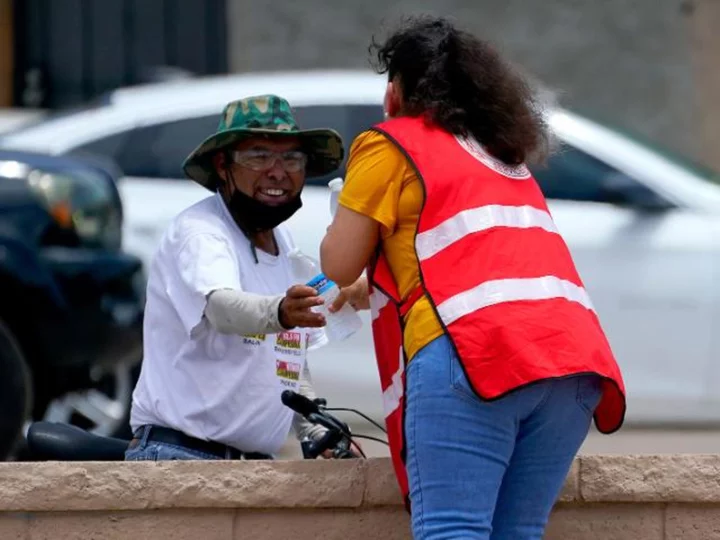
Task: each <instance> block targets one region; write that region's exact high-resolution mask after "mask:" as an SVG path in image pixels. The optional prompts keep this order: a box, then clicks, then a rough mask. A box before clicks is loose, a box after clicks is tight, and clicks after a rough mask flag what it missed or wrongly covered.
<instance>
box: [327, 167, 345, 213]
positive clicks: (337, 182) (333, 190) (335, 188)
mask: <svg viewBox="0 0 720 540" xmlns="http://www.w3.org/2000/svg"><path fill="white" fill-rule="evenodd" d="M343 184H344V182H343V179H342V178H340V177H339V176H338V177H337V178H333V179H332V180H330V181H329V182H328V187H329V188H330V215H331V216H333V217H335V212H337V207H338V198H339V197H340V192H341V191H342V188H343Z"/></svg>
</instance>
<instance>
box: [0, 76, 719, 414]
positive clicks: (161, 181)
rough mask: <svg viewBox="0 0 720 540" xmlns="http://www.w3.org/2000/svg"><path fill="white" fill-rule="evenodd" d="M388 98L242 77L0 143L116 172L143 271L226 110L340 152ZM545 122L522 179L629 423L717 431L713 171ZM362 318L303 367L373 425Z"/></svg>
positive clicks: (98, 111)
mask: <svg viewBox="0 0 720 540" xmlns="http://www.w3.org/2000/svg"><path fill="white" fill-rule="evenodd" d="M384 89H385V78H384V76H378V75H375V74H373V73H370V72H364V71H309V72H283V73H267V74H249V75H248V74H242V75H231V76H221V77H212V78H203V79H190V80H184V81H174V82H170V83H161V84H155V85H148V86H142V87H135V88H127V89H120V90H117V91H115V92H112V93H111V94H109V95H108V96H106V98H105V99H104V101H102V102H100V103H97V104H94V105H93V106H91V107H88V108H87V109H85V110H80V111H77V112H73V113H72V114H68V115H59V116H58V117H57V118H52V117H50V118H49V119H47V120H45V121H43V122H41V123H39V124H37V125H33V126H31V127H26V128H24V129H21V130H19V131H17V132H15V133H12V134H9V135H6V136H4V137H3V138H2V139H1V140H0V146H4V147H9V148H25V149H34V150H41V151H46V152H50V153H57V154H61V153H67V152H79V151H88V152H94V153H100V154H104V155H107V156H110V157H112V158H113V159H115V160H116V162H117V163H118V164H119V165H120V166H121V168H122V169H123V170H124V173H125V175H126V176H125V177H124V178H123V179H122V180H121V182H120V185H119V188H120V192H121V195H122V197H123V204H124V207H125V211H126V218H125V223H126V231H125V232H124V238H125V239H126V249H127V250H128V251H130V252H133V253H136V254H138V255H140V256H141V257H142V258H143V259H144V260H145V261H146V263H149V261H150V259H151V258H152V256H153V252H154V250H155V248H156V246H157V244H158V239H159V238H160V235H161V234H162V232H163V230H164V229H165V227H166V226H167V224H168V222H169V221H170V220H171V219H172V218H173V216H175V215H176V214H177V213H178V212H180V211H181V210H182V209H183V208H185V207H187V206H188V205H190V204H192V203H194V202H195V201H197V200H199V199H201V198H203V197H207V196H208V195H209V192H207V191H206V190H204V189H203V188H201V187H199V186H198V185H196V184H195V183H194V182H192V181H190V180H189V179H187V178H185V177H184V176H183V174H182V172H181V169H180V165H181V163H182V161H183V159H184V158H185V157H186V156H187V154H188V153H189V152H190V151H191V150H192V149H193V148H194V147H195V146H196V145H197V144H198V143H199V142H200V141H202V140H203V139H204V138H205V137H206V136H207V135H209V134H210V133H212V132H214V131H215V129H216V126H217V123H218V119H219V114H220V111H221V110H222V107H223V106H224V105H225V103H226V102H228V101H230V100H234V99H237V98H239V97H243V96H249V95H255V94H264V93H276V94H279V95H281V96H283V97H285V98H287V99H288V100H289V102H290V104H291V105H292V106H293V107H294V109H295V112H296V114H297V117H298V120H299V123H300V125H301V127H305V128H309V127H320V126H323V127H324V126H329V127H332V128H335V129H336V130H338V131H339V132H340V133H341V134H342V135H343V138H344V140H345V143H346V147H349V145H350V143H351V141H352V139H353V137H354V136H355V135H356V134H357V133H359V132H360V131H362V130H363V129H365V128H367V127H369V126H371V125H372V124H373V123H375V122H378V121H381V120H382V110H381V103H382V98H383V92H384ZM549 122H550V125H551V127H552V130H553V132H554V134H555V135H556V136H557V137H558V138H559V140H560V141H561V142H562V143H563V147H564V148H563V150H562V151H561V152H560V153H558V154H556V155H554V156H553V157H552V158H551V159H550V160H549V163H548V165H547V166H546V167H544V168H537V167H536V168H534V169H533V170H534V173H535V175H536V178H537V179H538V181H539V182H540V184H541V187H542V188H543V190H544V192H545V193H546V195H547V197H548V199H549V204H550V207H551V212H552V214H553V216H554V218H555V221H556V223H557V226H558V227H559V229H560V231H561V233H562V235H563V236H564V238H565V239H566V241H567V242H568V244H569V246H570V249H571V251H572V254H573V256H574V258H575V261H576V262H577V264H578V267H579V271H580V273H581V276H582V277H583V279H584V281H585V283H586V286H587V288H588V290H589V293H590V295H591V297H592V299H593V301H594V304H595V307H596V309H597V311H598V312H599V315H600V317H601V321H602V324H603V325H604V327H605V329H606V331H607V333H608V336H609V339H610V342H611V345H612V347H613V349H614V351H615V353H616V355H617V358H618V360H619V362H620V364H621V366H622V370H623V373H624V375H625V381H626V385H627V390H628V394H629V403H628V415H627V419H628V423H631V422H653V423H655V422H660V423H667V422H681V423H682V422H684V423H687V422H714V421H717V420H720V393H718V392H717V391H716V388H717V387H718V385H719V384H720V362H718V361H717V360H718V357H719V353H720V334H715V333H714V330H715V329H716V328H717V325H718V322H720V187H719V186H718V185H716V184H715V183H713V182H712V181H711V176H712V173H710V172H707V171H702V170H699V169H697V168H695V167H691V166H688V165H685V164H682V163H680V162H679V161H677V160H676V159H674V158H670V157H669V156H668V155H667V154H664V153H660V152H658V151H655V150H653V149H651V148H650V147H648V146H647V145H643V144H641V143H639V142H637V141H636V140H634V139H632V138H630V137H628V136H624V135H622V134H620V133H618V132H616V131H613V130H610V129H608V128H606V127H604V126H602V125H599V124H597V123H594V122H592V121H590V120H588V119H586V118H583V117H580V116H578V115H576V114H572V113H571V112H569V111H566V110H563V109H561V108H552V109H551V111H550V114H549ZM340 174H342V171H340ZM333 176H334V175H333ZM330 179H331V177H328V178H323V179H320V180H317V181H311V182H309V184H308V185H307V187H306V188H305V191H304V195H303V203H304V206H303V208H302V209H301V210H300V211H299V212H298V213H297V214H296V215H295V216H294V217H293V218H292V219H291V220H290V223H289V224H290V227H291V230H292V232H293V234H294V236H295V239H296V242H297V243H298V245H299V247H300V248H301V249H302V250H303V251H305V252H306V253H308V254H311V255H315V256H317V252H318V247H319V243H320V240H321V238H322V236H323V234H324V232H325V229H326V227H327V225H328V223H329V222H330V212H329V203H328V197H329V190H328V189H327V186H326V184H327V181H329V180H330ZM363 321H364V323H365V324H364V327H363V329H362V330H361V331H360V332H359V333H357V334H356V335H355V336H353V337H352V338H350V339H349V340H348V341H347V342H343V343H339V344H334V345H332V346H329V347H326V348H325V349H324V350H323V351H322V352H319V353H317V354H315V355H313V356H312V357H311V358H310V364H311V368H312V371H313V373H314V379H315V384H316V386H317V389H318V393H319V394H320V395H322V396H324V397H326V398H327V399H328V401H329V402H330V403H331V404H334V405H336V406H345V407H354V408H357V409H360V410H361V411H363V412H365V413H366V414H369V415H370V416H371V417H373V418H375V419H381V418H382V416H383V415H382V410H381V407H382V405H381V404H382V400H381V394H380V386H379V381H378V375H377V369H376V367H375V362H374V354H373V348H372V342H371V335H370V328H369V317H368V315H367V314H363ZM716 336H717V337H716ZM348 418H349V417H348Z"/></svg>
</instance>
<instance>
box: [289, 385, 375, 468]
mask: <svg viewBox="0 0 720 540" xmlns="http://www.w3.org/2000/svg"><path fill="white" fill-rule="evenodd" d="M280 398H281V400H282V402H283V404H284V405H285V406H286V407H289V408H290V409H292V410H293V411H295V412H296V413H298V414H300V415H302V416H303V417H305V418H306V419H307V420H308V421H310V422H312V423H313V424H317V425H320V426H323V427H324V428H326V429H327V432H326V433H325V434H324V435H323V436H322V437H321V438H320V439H318V440H317V441H310V440H306V441H303V442H302V443H301V447H302V451H303V457H304V458H305V459H315V458H316V457H318V456H319V455H320V454H322V453H323V452H325V451H326V450H330V449H332V451H333V457H334V458H336V459H350V458H356V457H359V456H357V454H355V452H353V451H352V450H351V449H350V445H351V444H352V434H351V433H350V428H349V427H348V426H347V424H345V423H344V422H341V421H340V420H338V419H337V418H335V417H334V416H333V415H332V414H330V413H328V412H327V411H326V410H325V404H326V401H325V400H324V399H317V400H315V401H313V400H311V399H309V398H307V397H305V396H303V395H301V394H298V393H297V392H293V391H292V390H285V391H283V393H282V395H281V396H280ZM360 452H361V453H362V451H360ZM363 457H365V455H364V454H363Z"/></svg>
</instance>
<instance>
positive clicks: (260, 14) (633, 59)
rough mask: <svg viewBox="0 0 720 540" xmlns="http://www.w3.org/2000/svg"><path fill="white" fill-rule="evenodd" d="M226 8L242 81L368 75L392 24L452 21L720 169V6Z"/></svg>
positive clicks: (606, 114) (313, 4)
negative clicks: (344, 71) (370, 52)
mask: <svg viewBox="0 0 720 540" xmlns="http://www.w3.org/2000/svg"><path fill="white" fill-rule="evenodd" d="M228 1H229V3H230V6H229V30H228V31H229V42H230V48H231V50H230V55H229V58H230V65H231V68H232V69H233V70H235V71H244V70H264V69H283V68H313V67H364V66H367V46H368V43H369V40H370V36H371V35H372V34H373V33H374V32H378V31H380V30H381V27H382V24H383V23H384V22H385V21H390V22H392V21H394V20H395V17H396V16H397V15H398V14H412V13H420V12H425V13H435V14H442V15H450V16H452V17H454V18H455V19H457V20H458V21H461V22H462V24H463V25H465V26H467V27H468V28H469V29H471V30H473V31H476V32H477V33H478V34H479V35H481V36H484V37H486V38H489V39H491V40H492V41H494V42H496V43H497V44H498V45H500V46H501V48H502V49H503V50H504V51H505V52H506V53H507V55H508V56H509V57H510V58H511V59H512V60H514V61H515V62H516V63H518V64H520V65H521V66H523V67H525V68H526V69H527V70H528V71H529V72H531V73H532V74H534V75H536V76H537V77H539V78H540V79H541V80H543V81H544V82H545V83H546V84H549V85H551V86H552V87H554V88H556V89H558V90H560V91H561V92H562V96H561V100H562V101H561V103H563V104H564V105H566V106H570V107H572V108H576V109H577V110H579V111H581V112H585V113H586V114H588V115H589V116H592V117H595V118H598V119H600V120H604V121H607V122H609V123H611V124H614V125H618V126H620V127H623V128H625V129H628V130H631V131H634V132H637V133H638V134H640V135H642V136H645V137H648V138H650V139H652V140H654V141H656V142H659V143H661V144H663V145H666V146H668V147H669V148H671V149H674V150H678V151H681V152H684V153H687V154H688V155H691V156H694V157H696V158H698V159H700V158H702V159H704V160H705V161H706V162H712V163H715V164H716V165H717V166H718V168H719V169H720V159H719V158H716V157H715V156H713V155H711V154H712V153H711V152H708V151H707V149H706V148H705V147H704V146H703V145H704V144H705V143H704V140H706V139H707V137H708V136H709V133H708V130H710V129H711V128H709V127H707V126H710V125H713V126H717V125H719V124H720V104H717V103H711V102H712V101H713V99H712V98H710V95H713V96H715V98H714V101H715V102H717V101H718V99H717V96H718V92H717V91H714V90H713V89H712V88H711V86H712V85H710V86H708V85H709V83H708V77H707V70H708V69H709V70H710V71H712V72H714V73H715V77H716V79H715V80H717V77H720V61H718V55H719V54H720V37H718V35H720V32H718V31H717V29H718V25H717V24H716V23H717V19H715V24H711V23H709V22H708V21H710V18H709V17H710V14H711V13H720V1H719V0H683V1H679V0H635V1H633V2H628V1H627V0H603V1H602V2H598V1H597V0H544V1H542V2H529V1H528V0H398V1H396V2H387V1H386V0H364V1H363V2H350V1H347V0H346V1H339V2H326V1H324V0H303V1H302V2H296V1H294V0H270V1H269V2H264V3H262V7H259V6H260V4H259V3H256V2H250V1H249V0H228ZM718 17H720V15H718ZM698 34H702V35H703V36H704V39H703V40H698V39H696V36H697V35H698ZM698 51H699V52H698ZM701 84H702V85H704V86H703V88H699V85H701ZM714 89H715V90H717V86H715V87H714ZM713 91H714V94H713V93H712V92H713ZM701 95H702V96H707V98H706V99H704V100H701V99H700V97H699V96H701ZM699 105H701V106H702V113H701V112H700V110H699V108H698V106H699ZM708 115H710V116H708ZM718 130H720V128H718V127H714V128H712V132H713V133H714V134H715V135H717V134H718ZM717 136H718V141H716V142H720V135H717ZM716 153H718V154H720V152H716Z"/></svg>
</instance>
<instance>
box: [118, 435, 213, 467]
mask: <svg viewBox="0 0 720 540" xmlns="http://www.w3.org/2000/svg"><path fill="white" fill-rule="evenodd" d="M139 431H140V432H141V433H142V436H141V437H140V442H139V443H138V445H137V446H136V447H135V448H128V449H127V450H126V451H125V461H167V460H180V459H183V460H184V459H216V460H219V459H221V458H220V457H218V456H216V455H213V454H207V453H205V452H200V451H199V450H194V449H192V448H185V447H184V446H177V445H175V444H168V443H163V442H157V441H148V440H147V437H148V434H149V433H150V430H147V429H142V430H139Z"/></svg>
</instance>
